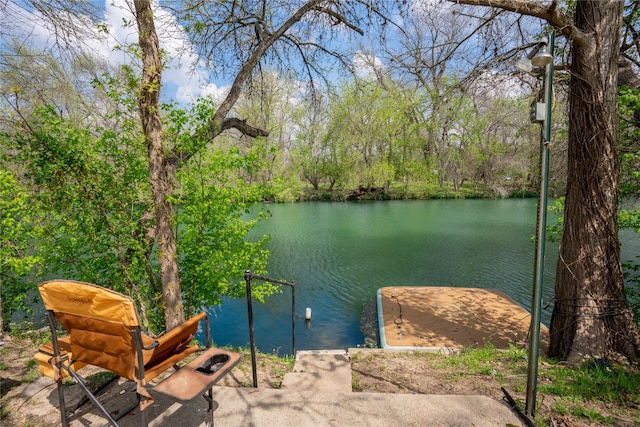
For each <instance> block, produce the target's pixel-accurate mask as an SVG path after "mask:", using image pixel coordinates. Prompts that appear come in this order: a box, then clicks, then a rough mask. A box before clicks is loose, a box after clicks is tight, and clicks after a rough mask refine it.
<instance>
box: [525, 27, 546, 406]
mask: <svg viewBox="0 0 640 427" xmlns="http://www.w3.org/2000/svg"><path fill="white" fill-rule="evenodd" d="M554 41H555V32H554V31H551V33H550V34H549V38H548V40H544V41H542V42H540V43H539V44H538V45H537V46H536V47H535V48H534V49H533V50H532V51H531V52H530V53H529V55H528V56H527V58H523V59H522V60H520V61H519V62H518V64H517V66H518V68H520V69H522V70H524V71H527V72H530V71H531V70H532V69H533V66H537V67H545V73H544V102H543V103H539V102H535V103H534V104H533V105H532V111H531V116H532V120H534V121H540V122H541V124H542V129H541V143H542V144H541V145H542V146H541V148H540V149H541V150H542V153H541V164H540V174H541V179H540V198H539V200H538V222H537V224H536V255H535V270H534V279H533V296H532V303H531V326H530V332H531V339H530V341H529V367H528V371H527V396H526V414H527V415H528V416H529V417H532V418H533V417H534V416H535V411H536V392H537V382H538V357H539V353H540V317H541V311H542V275H543V273H544V249H545V240H546V228H547V195H548V190H549V150H550V145H551V102H552V98H553V49H554ZM527 61H528V62H527ZM540 104H542V105H540Z"/></svg>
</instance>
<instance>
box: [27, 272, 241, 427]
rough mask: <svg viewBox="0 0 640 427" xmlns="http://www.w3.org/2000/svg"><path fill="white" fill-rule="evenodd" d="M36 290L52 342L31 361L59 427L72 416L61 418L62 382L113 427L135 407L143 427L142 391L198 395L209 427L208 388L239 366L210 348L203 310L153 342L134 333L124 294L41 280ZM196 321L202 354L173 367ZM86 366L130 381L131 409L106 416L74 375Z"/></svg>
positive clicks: (185, 352)
mask: <svg viewBox="0 0 640 427" xmlns="http://www.w3.org/2000/svg"><path fill="white" fill-rule="evenodd" d="M39 290H40V295H41V296H42V301H43V302H44V306H45V308H46V310H47V320H48V323H49V327H50V329H51V334H52V342H51V343H49V344H45V345H43V346H42V347H41V348H40V349H39V351H38V353H37V354H36V355H35V359H36V360H37V361H38V364H39V367H40V371H41V373H42V374H43V375H46V376H49V377H51V378H53V379H54V380H56V382H57V383H58V397H59V402H60V415H61V419H62V425H63V426H65V427H66V426H67V425H68V423H69V421H70V419H71V418H72V417H73V414H71V415H70V416H69V415H67V409H66V407H65V400H64V389H63V387H62V379H63V378H65V377H72V378H73V379H74V380H75V381H76V382H77V383H78V384H79V385H80V387H81V388H82V390H83V391H84V393H85V394H86V396H87V398H88V399H89V400H90V401H91V402H93V403H94V404H95V405H96V407H97V408H98V409H99V410H100V412H101V413H102V414H104V416H105V417H106V418H107V420H108V421H109V423H110V424H111V425H114V426H118V424H117V420H118V419H120V418H122V417H123V416H124V415H126V414H127V413H128V412H131V411H132V410H133V409H135V408H136V407H138V408H139V409H140V416H141V418H142V422H141V425H144V426H146V425H147V420H146V415H145V412H144V410H145V409H146V408H147V407H148V406H149V405H151V404H152V403H153V398H152V396H151V394H150V392H149V390H150V389H151V390H155V391H158V392H160V393H163V394H165V395H167V396H169V397H171V398H173V399H175V400H179V401H182V402H187V401H189V400H191V399H192V398H193V397H195V396H197V395H198V394H202V396H203V397H204V398H205V399H206V400H207V401H208V403H209V411H208V416H207V425H209V426H213V411H214V410H215V402H214V400H213V385H214V384H215V383H216V382H217V381H218V380H219V379H220V378H222V377H223V376H224V375H226V374H227V373H228V372H229V371H230V370H231V369H232V368H233V367H234V366H235V365H236V364H237V363H238V362H239V361H240V354H238V353H232V352H228V351H225V350H222V349H218V348H212V347H210V331H209V319H208V317H207V315H206V314H205V313H204V312H203V313H200V314H198V315H196V316H194V317H192V318H191V319H189V320H187V321H186V322H184V323H183V324H181V325H180V326H178V327H176V328H174V329H172V330H171V331H169V332H168V333H166V334H165V335H163V336H161V337H160V338H157V339H153V338H150V337H147V336H145V335H143V334H142V332H141V328H140V322H139V320H138V314H137V310H136V307H135V304H134V302H133V300H132V299H131V298H129V297H127V296H125V295H122V294H120V293H118V292H115V291H112V290H110V289H106V288H103V287H100V286H96V285H92V284H89V283H83V282H77V281H71V280H52V281H48V282H44V283H42V284H41V285H40V286H39ZM203 319H204V321H205V322H204V324H205V337H206V347H207V349H206V350H205V351H204V352H203V353H202V354H200V355H199V356H198V357H196V358H195V359H194V360H193V361H191V362H190V363H188V364H187V365H186V366H184V367H182V368H179V369H178V368H177V363H179V362H181V361H182V360H184V359H185V358H186V357H187V356H189V355H191V354H194V353H195V352H197V351H198V350H199V348H198V346H197V344H191V342H192V340H193V338H194V335H195V333H196V332H197V330H198V324H199V322H200V320H203ZM57 323H59V324H61V325H62V327H63V328H64V329H65V330H66V332H67V333H68V335H67V336H64V337H59V336H58V328H57ZM86 365H94V366H98V367H100V368H103V369H106V370H108V371H111V372H113V373H115V374H116V375H118V376H120V377H123V378H126V379H128V380H131V381H134V382H135V383H136V384H137V387H136V396H137V401H136V404H135V405H134V406H132V407H131V408H128V409H127V410H125V411H123V412H120V413H119V414H118V417H117V418H114V417H113V416H112V415H111V414H110V413H109V412H108V411H107V410H106V409H105V407H104V406H103V405H102V404H101V403H100V402H99V401H98V399H97V398H96V396H95V395H94V394H93V393H92V392H91V391H90V390H89V389H88V388H87V386H86V381H85V380H84V378H82V377H81V376H80V375H79V374H78V370H80V369H82V368H83V367H84V366H86ZM171 367H174V368H176V372H175V373H173V374H172V375H170V376H169V377H167V378H166V379H163V380H162V381H161V382H160V383H158V384H156V385H155V386H154V387H151V386H150V385H149V384H148V382H149V381H151V380H153V379H154V378H156V377H157V376H158V375H160V374H161V373H163V372H165V371H166V370H167V369H169V368H171ZM205 391H206V393H205V394H203V393H204V392H205Z"/></svg>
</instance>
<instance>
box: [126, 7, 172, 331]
mask: <svg viewBox="0 0 640 427" xmlns="http://www.w3.org/2000/svg"><path fill="white" fill-rule="evenodd" d="M134 5H135V9H136V20H137V23H138V35H139V41H140V48H141V50H142V62H143V68H142V83H141V88H140V99H139V103H140V117H141V120H142V128H143V130H144V134H145V137H146V141H147V149H148V152H149V182H150V184H151V191H152V193H153V204H154V210H155V219H156V239H157V244H158V253H159V256H160V278H161V281H162V300H163V303H164V319H165V327H166V328H167V330H169V329H173V328H174V327H176V326H178V325H179V324H181V323H183V322H184V312H183V303H182V294H181V292H180V276H179V274H178V259H177V249H176V239H175V235H174V233H173V209H172V206H171V203H170V202H169V196H170V195H171V192H172V190H173V180H172V179H171V176H170V171H169V167H168V163H167V159H166V157H165V154H164V150H163V146H162V120H161V118H160V104H159V96H160V77H161V75H162V62H161V60H160V49H159V43H158V35H157V33H156V29H155V24H154V20H153V12H152V10H151V4H150V2H149V0H135V1H134Z"/></svg>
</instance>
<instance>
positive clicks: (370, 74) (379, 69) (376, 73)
mask: <svg viewBox="0 0 640 427" xmlns="http://www.w3.org/2000/svg"><path fill="white" fill-rule="evenodd" d="M352 65H353V68H354V69H355V72H356V74H357V75H358V77H361V78H375V77H380V76H383V75H385V74H386V73H387V67H385V65H384V64H383V63H382V61H381V60H380V58H378V57H377V56H375V55H369V54H365V53H363V52H356V54H355V55H354V57H353V61H352Z"/></svg>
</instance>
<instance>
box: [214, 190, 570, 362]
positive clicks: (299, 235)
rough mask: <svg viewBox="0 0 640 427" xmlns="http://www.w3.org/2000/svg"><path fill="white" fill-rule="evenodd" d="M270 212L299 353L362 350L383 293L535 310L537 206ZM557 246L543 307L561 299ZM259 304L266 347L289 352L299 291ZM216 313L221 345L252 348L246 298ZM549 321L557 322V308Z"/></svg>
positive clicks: (362, 206) (411, 204) (329, 206)
mask: <svg viewBox="0 0 640 427" xmlns="http://www.w3.org/2000/svg"><path fill="white" fill-rule="evenodd" d="M269 210H270V211H271V212H272V214H273V216H272V218H271V219H270V220H269V221H267V222H265V223H263V224H262V225H261V226H260V227H259V229H257V230H256V232H257V233H267V234H270V235H271V236H272V241H271V243H270V245H269V249H270V251H271V256H270V259H269V264H268V270H269V274H268V276H269V277H271V278H274V279H281V280H286V281H292V282H295V283H296V350H317V349H342V348H348V347H356V346H358V345H360V344H362V343H363V341H364V337H363V335H362V333H361V332H360V316H361V313H362V309H363V306H364V305H365V304H366V303H367V302H369V301H370V300H371V299H372V298H374V297H375V295H376V291H377V289H378V288H380V287H383V286H454V287H478V288H488V289H497V290H501V291H503V292H505V293H506V294H507V295H509V296H510V297H511V298H512V299H514V300H515V301H516V302H517V303H519V304H520V305H522V306H523V307H524V308H526V309H530V307H531V294H532V283H533V271H534V255H535V245H534V243H533V241H532V236H534V235H535V223H536V211H537V200H536V199H509V200H427V201H387V202H360V203H323V202H317V203H297V204H278V205H270V206H269ZM552 221H554V219H553V218H549V223H551V222H552ZM557 248H558V246H557V244H554V243H547V245H546V255H545V275H544V279H543V288H544V289H543V300H544V302H546V301H549V300H550V298H551V296H552V295H553V280H554V275H555V263H556V260H557V250H558V249H557ZM544 302H543V304H544ZM253 307H254V321H255V337H256V344H257V347H258V349H259V350H260V351H263V352H275V353H279V354H290V353H291V291H290V289H289V288H288V287H285V288H284V289H283V293H282V294H278V295H274V296H271V297H269V298H268V299H267V300H266V302H265V304H260V303H257V302H254V304H253ZM307 307H309V308H311V309H312V321H311V325H310V327H307V326H306V325H305V321H304V315H305V309H306V308H307ZM209 312H210V314H211V315H212V335H213V339H214V342H215V344H216V345H219V346H220V345H234V346H247V345H248V344H249V332H248V326H247V306H246V301H245V300H225V302H224V304H223V305H222V306H220V307H215V308H212V309H210V310H209ZM542 316H543V322H544V323H546V324H548V322H549V318H550V308H549V309H547V310H543V314H542Z"/></svg>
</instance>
